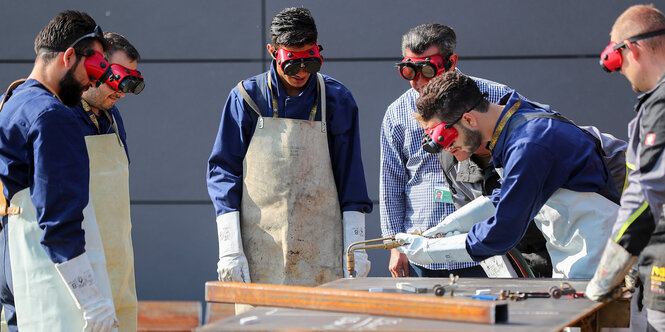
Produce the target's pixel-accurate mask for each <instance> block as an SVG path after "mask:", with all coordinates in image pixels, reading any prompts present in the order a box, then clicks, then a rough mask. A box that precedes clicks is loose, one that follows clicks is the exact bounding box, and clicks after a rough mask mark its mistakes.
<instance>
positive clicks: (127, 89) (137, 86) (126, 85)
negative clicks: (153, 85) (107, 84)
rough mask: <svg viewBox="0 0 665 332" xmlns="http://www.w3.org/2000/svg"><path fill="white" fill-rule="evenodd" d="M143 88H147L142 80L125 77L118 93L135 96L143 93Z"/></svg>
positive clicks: (119, 85)
mask: <svg viewBox="0 0 665 332" xmlns="http://www.w3.org/2000/svg"><path fill="white" fill-rule="evenodd" d="M143 88H145V82H144V81H143V80H142V79H139V78H135V77H125V79H123V80H122V82H120V84H118V91H121V92H124V93H133V94H135V95H137V94H139V93H141V91H143Z"/></svg>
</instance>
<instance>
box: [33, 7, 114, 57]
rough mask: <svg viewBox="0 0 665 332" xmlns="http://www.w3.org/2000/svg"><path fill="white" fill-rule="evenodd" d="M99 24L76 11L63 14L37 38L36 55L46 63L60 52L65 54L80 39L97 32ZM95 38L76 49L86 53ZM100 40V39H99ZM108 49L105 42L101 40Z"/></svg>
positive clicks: (83, 42) (84, 40)
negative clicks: (96, 28)
mask: <svg viewBox="0 0 665 332" xmlns="http://www.w3.org/2000/svg"><path fill="white" fill-rule="evenodd" d="M95 27H97V23H95V20H93V19H92V17H90V15H88V14H87V13H84V12H79V11H75V10H67V11H64V12H61V13H60V14H58V15H57V16H56V17H54V18H53V19H52V20H51V21H50V22H48V24H46V25H45V26H44V27H43V28H42V29H41V30H40V31H39V33H38V34H37V37H36V38H35V53H37V56H41V57H42V58H43V59H44V60H45V61H46V62H48V61H50V60H51V59H53V58H54V57H55V55H56V54H57V53H58V52H64V51H66V50H67V48H68V47H69V46H71V45H72V43H73V42H74V41H76V40H77V39H78V38H79V37H81V36H84V35H86V34H89V33H91V32H93V31H95ZM93 39H94V38H86V39H83V40H81V41H80V42H78V43H77V44H76V45H75V46H74V49H75V50H76V51H77V53H79V54H80V53H84V51H85V50H86V49H88V48H89V47H90V45H92V42H93ZM98 40H99V39H98ZM99 42H100V43H102V46H103V47H106V44H105V42H104V40H99Z"/></svg>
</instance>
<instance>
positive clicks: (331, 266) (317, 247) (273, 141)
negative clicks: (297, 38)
mask: <svg viewBox="0 0 665 332" xmlns="http://www.w3.org/2000/svg"><path fill="white" fill-rule="evenodd" d="M317 79H318V83H319V89H320V91H321V106H322V107H321V111H322V113H321V119H323V121H308V120H297V119H285V118H264V117H262V116H261V114H260V112H259V111H258V110H257V109H254V111H255V112H256V113H258V114H259V121H258V123H257V127H256V130H255V131H254V136H253V137H252V141H251V143H250V144H249V148H248V150H247V154H246V156H245V159H244V161H243V193H242V203H241V211H240V226H241V234H242V241H243V248H244V251H245V255H246V256H247V261H248V263H249V271H250V276H251V279H252V282H257V283H269V284H282V285H300V286H317V285H320V284H323V283H326V282H329V281H332V280H335V279H338V278H341V277H343V271H342V256H343V250H344V248H343V243H344V242H343V237H342V236H343V235H342V216H341V211H340V206H339V200H338V196H337V188H336V185H335V180H334V177H333V172H332V165H331V161H330V154H329V152H328V137H327V133H326V124H325V119H326V107H325V105H326V101H325V85H324V82H323V77H322V76H321V75H320V74H317Z"/></svg>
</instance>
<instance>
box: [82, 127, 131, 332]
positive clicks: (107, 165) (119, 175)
mask: <svg viewBox="0 0 665 332" xmlns="http://www.w3.org/2000/svg"><path fill="white" fill-rule="evenodd" d="M113 129H114V133H112V134H106V135H92V136H86V137H85V143H86V146H87V148H88V156H89V159H90V201H91V202H92V204H93V206H94V207H95V216H96V218H97V224H98V227H99V231H100V234H101V237H102V243H103V244H104V252H105V254H106V269H107V271H108V276H109V280H110V283H111V290H112V292H113V304H114V305H115V312H116V315H117V317H118V321H119V322H120V328H119V329H118V330H119V331H128V332H129V331H132V332H135V331H136V329H137V315H138V311H137V310H138V301H137V297H136V284H135V279H134V249H133V246H132V235H131V230H132V222H131V216H130V211H129V162H128V160H127V154H126V152H125V149H124V146H123V144H122V141H121V140H120V136H119V134H118V128H117V125H116V121H115V119H113Z"/></svg>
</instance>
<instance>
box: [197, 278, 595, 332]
mask: <svg viewBox="0 0 665 332" xmlns="http://www.w3.org/2000/svg"><path fill="white" fill-rule="evenodd" d="M397 282H410V283H411V284H413V285H414V286H416V287H427V288H429V289H430V291H429V292H428V293H427V295H428V296H434V295H433V294H432V292H431V288H432V287H433V286H434V285H435V284H442V285H443V284H447V282H448V279H447V278H400V279H394V278H358V279H339V280H336V281H333V282H330V283H327V284H325V285H322V286H320V287H324V288H338V289H349V290H368V289H369V288H383V289H384V291H386V292H398V290H396V288H395V284H396V283H397ZM568 282H570V284H571V285H572V286H573V287H574V288H575V289H576V290H577V291H578V292H580V291H581V292H583V291H584V289H585V288H586V284H587V281H570V280H568ZM560 283H561V280H560V279H558V280H557V279H485V278H462V279H460V280H459V281H458V284H459V287H458V290H457V291H456V293H455V295H456V297H460V298H465V297H467V296H470V295H472V294H475V291H476V289H487V288H489V289H490V290H491V294H492V295H498V294H499V292H500V290H501V289H508V290H512V291H524V292H537V291H547V290H548V289H549V288H550V287H551V286H555V285H556V286H558V285H559V284H560ZM446 296H448V295H446ZM499 302H505V303H507V304H508V322H507V323H502V324H494V325H485V324H474V323H459V322H447V321H436V320H429V319H413V318H402V317H388V316H378V315H366V314H352V313H337V312H328V311H313V310H299V309H286V308H270V307H260V308H255V309H253V310H251V311H249V312H247V313H244V314H241V315H238V316H234V317H231V318H228V319H225V320H221V321H218V322H216V323H213V324H208V325H205V326H203V327H200V328H199V329H197V330H196V331H203V332H208V331H231V330H233V331H261V330H365V331H371V330H386V331H393V330H394V331H396V330H411V331H413V330H419V331H428V330H429V331H435V330H436V331H465V332H472V331H518V332H519V331H560V330H562V329H563V328H564V327H566V326H573V325H575V324H576V323H579V322H580V321H581V320H582V319H584V318H585V317H588V316H592V315H593V314H594V313H595V312H596V311H597V310H599V309H600V308H601V307H602V306H604V304H601V303H596V302H593V301H590V300H588V299H586V298H572V297H570V296H564V297H562V298H560V299H551V298H550V299H527V300H524V301H518V302H515V301H507V300H506V301H501V300H500V301H499ZM251 316H256V317H257V319H256V320H255V321H253V322H252V323H251V324H246V325H241V324H240V321H241V319H243V318H247V317H251Z"/></svg>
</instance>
